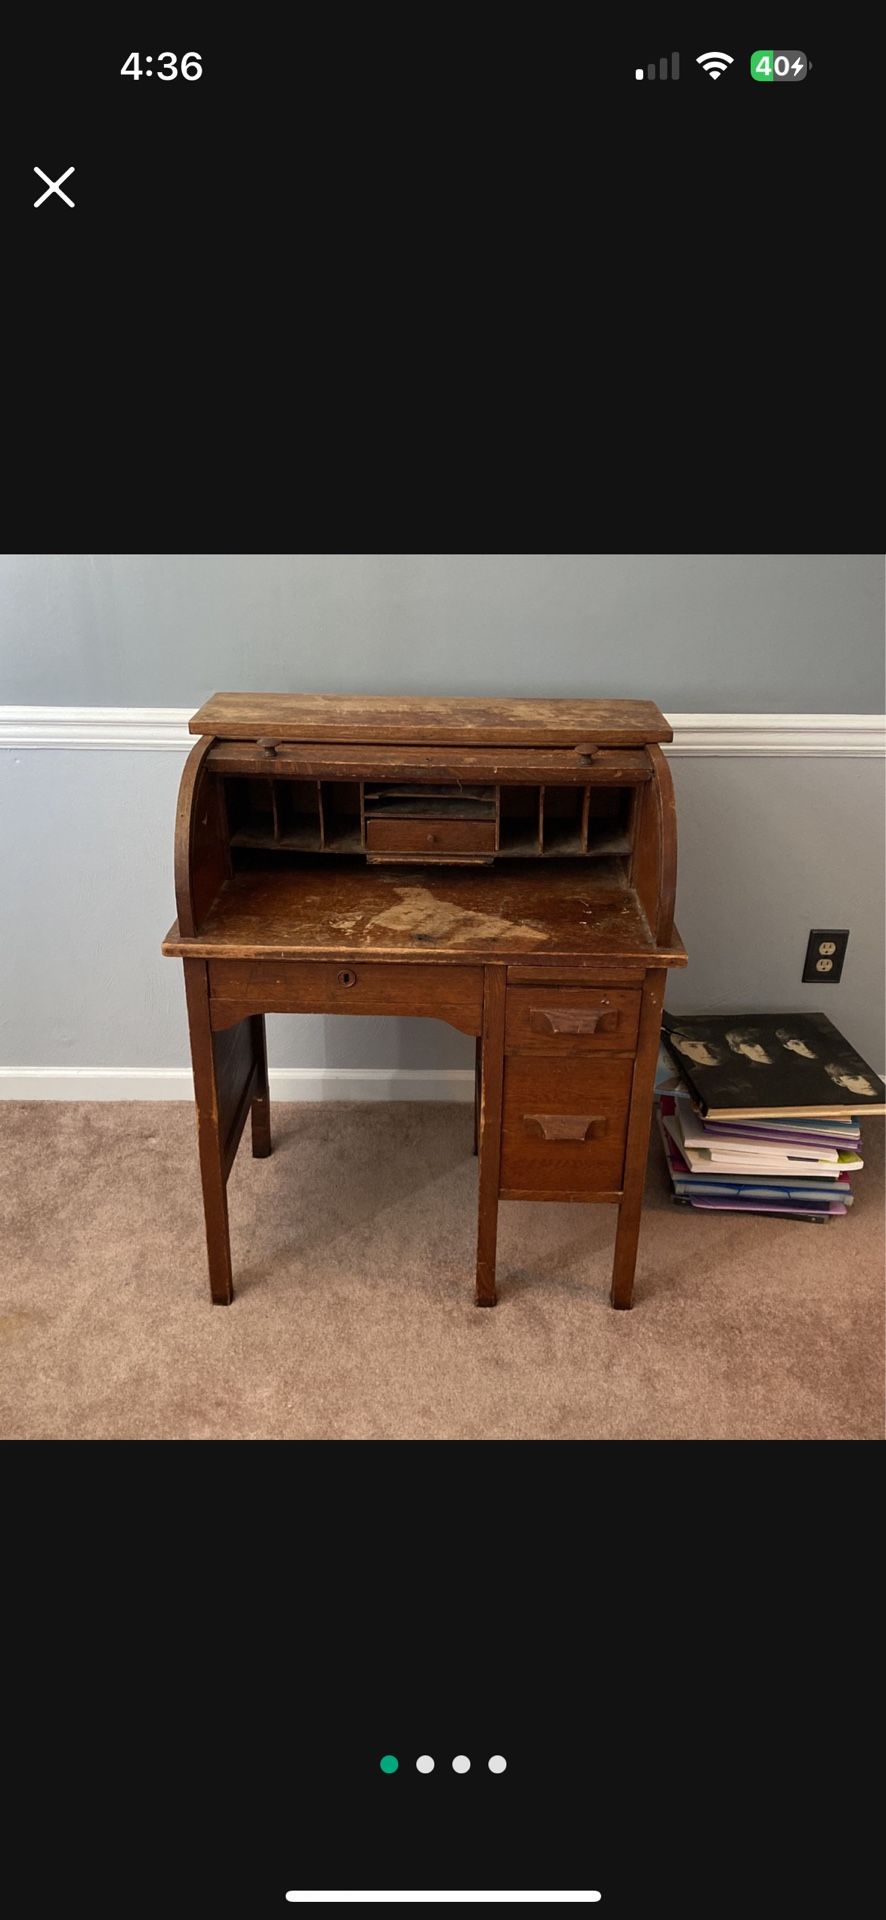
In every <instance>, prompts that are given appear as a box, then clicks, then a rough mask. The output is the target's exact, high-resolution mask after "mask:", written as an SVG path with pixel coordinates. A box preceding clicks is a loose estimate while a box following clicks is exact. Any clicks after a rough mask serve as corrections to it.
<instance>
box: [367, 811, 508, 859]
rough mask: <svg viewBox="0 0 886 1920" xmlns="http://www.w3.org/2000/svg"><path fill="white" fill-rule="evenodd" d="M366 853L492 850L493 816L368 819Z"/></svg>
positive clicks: (442, 852)
mask: <svg viewBox="0 0 886 1920" xmlns="http://www.w3.org/2000/svg"><path fill="white" fill-rule="evenodd" d="M366 848H367V852H369V853H424V854H435V853H436V854H446V853H494V852H495V821H494V820H446V819H441V820H433V819H431V820H429V819H424V820H400V819H395V820H369V819H367V822H366Z"/></svg>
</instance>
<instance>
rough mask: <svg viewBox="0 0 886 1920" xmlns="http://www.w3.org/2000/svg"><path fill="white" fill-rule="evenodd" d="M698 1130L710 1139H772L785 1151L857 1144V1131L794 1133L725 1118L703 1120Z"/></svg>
mask: <svg viewBox="0 0 886 1920" xmlns="http://www.w3.org/2000/svg"><path fill="white" fill-rule="evenodd" d="M696 1124H698V1123H696ZM699 1131H703V1132H704V1134H705V1136H706V1137H709V1138H710V1139H711V1140H712V1141H714V1140H723V1139H726V1140H767V1141H773V1142H775V1143H777V1144H778V1146H780V1147H784V1149H785V1152H786V1153H787V1152H789V1151H790V1149H791V1147H838V1148H840V1149H843V1148H845V1149H846V1150H847V1151H854V1150H855V1149H856V1148H857V1147H858V1145H859V1135H858V1133H855V1134H854V1135H850V1136H849V1137H848V1138H847V1135H846V1134H844V1133H824V1132H822V1133H804V1132H803V1130H802V1128H800V1127H798V1128H797V1131H796V1133H795V1132H794V1129H793V1127H792V1128H791V1129H790V1131H788V1129H787V1128H786V1127H781V1128H775V1127H751V1126H747V1127H742V1126H733V1125H732V1124H731V1122H729V1121H726V1120H705V1121H704V1122H703V1123H702V1125H701V1126H700V1127H699Z"/></svg>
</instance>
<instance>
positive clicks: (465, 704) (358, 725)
mask: <svg viewBox="0 0 886 1920" xmlns="http://www.w3.org/2000/svg"><path fill="white" fill-rule="evenodd" d="M189 725H190V731H191V733H202V734H212V735H214V737H215V738H216V739H219V740H249V739H257V738H261V737H266V738H271V739H276V740H302V741H310V740H315V741H331V742H346V741H374V742H377V743H379V744H384V743H385V742H392V743H394V744H396V743H398V742H402V743H403V744H404V745H413V746H421V745H424V746H458V745H461V746H468V745H471V744H474V745H476V746H513V747H528V746H539V747H555V746H570V747H576V746H581V745H583V744H584V743H588V744H596V745H609V746H622V747H632V746H646V745H649V744H651V743H652V742H654V741H657V740H671V739H672V738H673V733H672V730H671V728H670V727H669V726H668V723H667V721H666V719H665V717H664V714H662V713H661V712H660V711H659V709H658V707H657V706H656V705H655V703H654V701H652V700H493V699H489V700H487V699H482V698H479V699H463V698H459V699H440V700H434V699H431V700H425V699H415V698H409V699H402V700H400V699H392V698H388V697H387V696H384V695H369V694H366V695H362V694H361V695H353V694H319V693H310V694H288V693H214V694H213V695H212V698H211V699H210V700H207V702H206V704H205V706H202V707H201V708H200V710H199V712H198V713H195V714H194V717H193V719H192V720H191V721H190V723H189Z"/></svg>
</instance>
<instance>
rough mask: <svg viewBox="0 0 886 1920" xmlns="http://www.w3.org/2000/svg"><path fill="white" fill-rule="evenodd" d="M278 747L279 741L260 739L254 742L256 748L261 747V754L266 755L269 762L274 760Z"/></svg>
mask: <svg viewBox="0 0 886 1920" xmlns="http://www.w3.org/2000/svg"><path fill="white" fill-rule="evenodd" d="M279 745H280V742H279V740H268V739H261V740H257V741H256V746H258V747H261V750H262V753H265V754H267V757H268V759H269V760H273V759H275V757H276V753H277V748H278V747H279Z"/></svg>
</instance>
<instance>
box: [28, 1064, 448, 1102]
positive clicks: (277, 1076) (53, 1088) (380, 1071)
mask: <svg viewBox="0 0 886 1920" xmlns="http://www.w3.org/2000/svg"><path fill="white" fill-rule="evenodd" d="M268 1078H269V1080H270V1083H271V1097H272V1099H274V1100H472V1099H473V1097H474V1074H473V1069H472V1068H470V1067H465V1068H463V1067H440V1068H438V1067H427V1068H425V1067H271V1069H270V1072H269V1075H268ZM193 1098H194V1082H193V1080H192V1078H191V1070H190V1067H0V1100H193Z"/></svg>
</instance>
